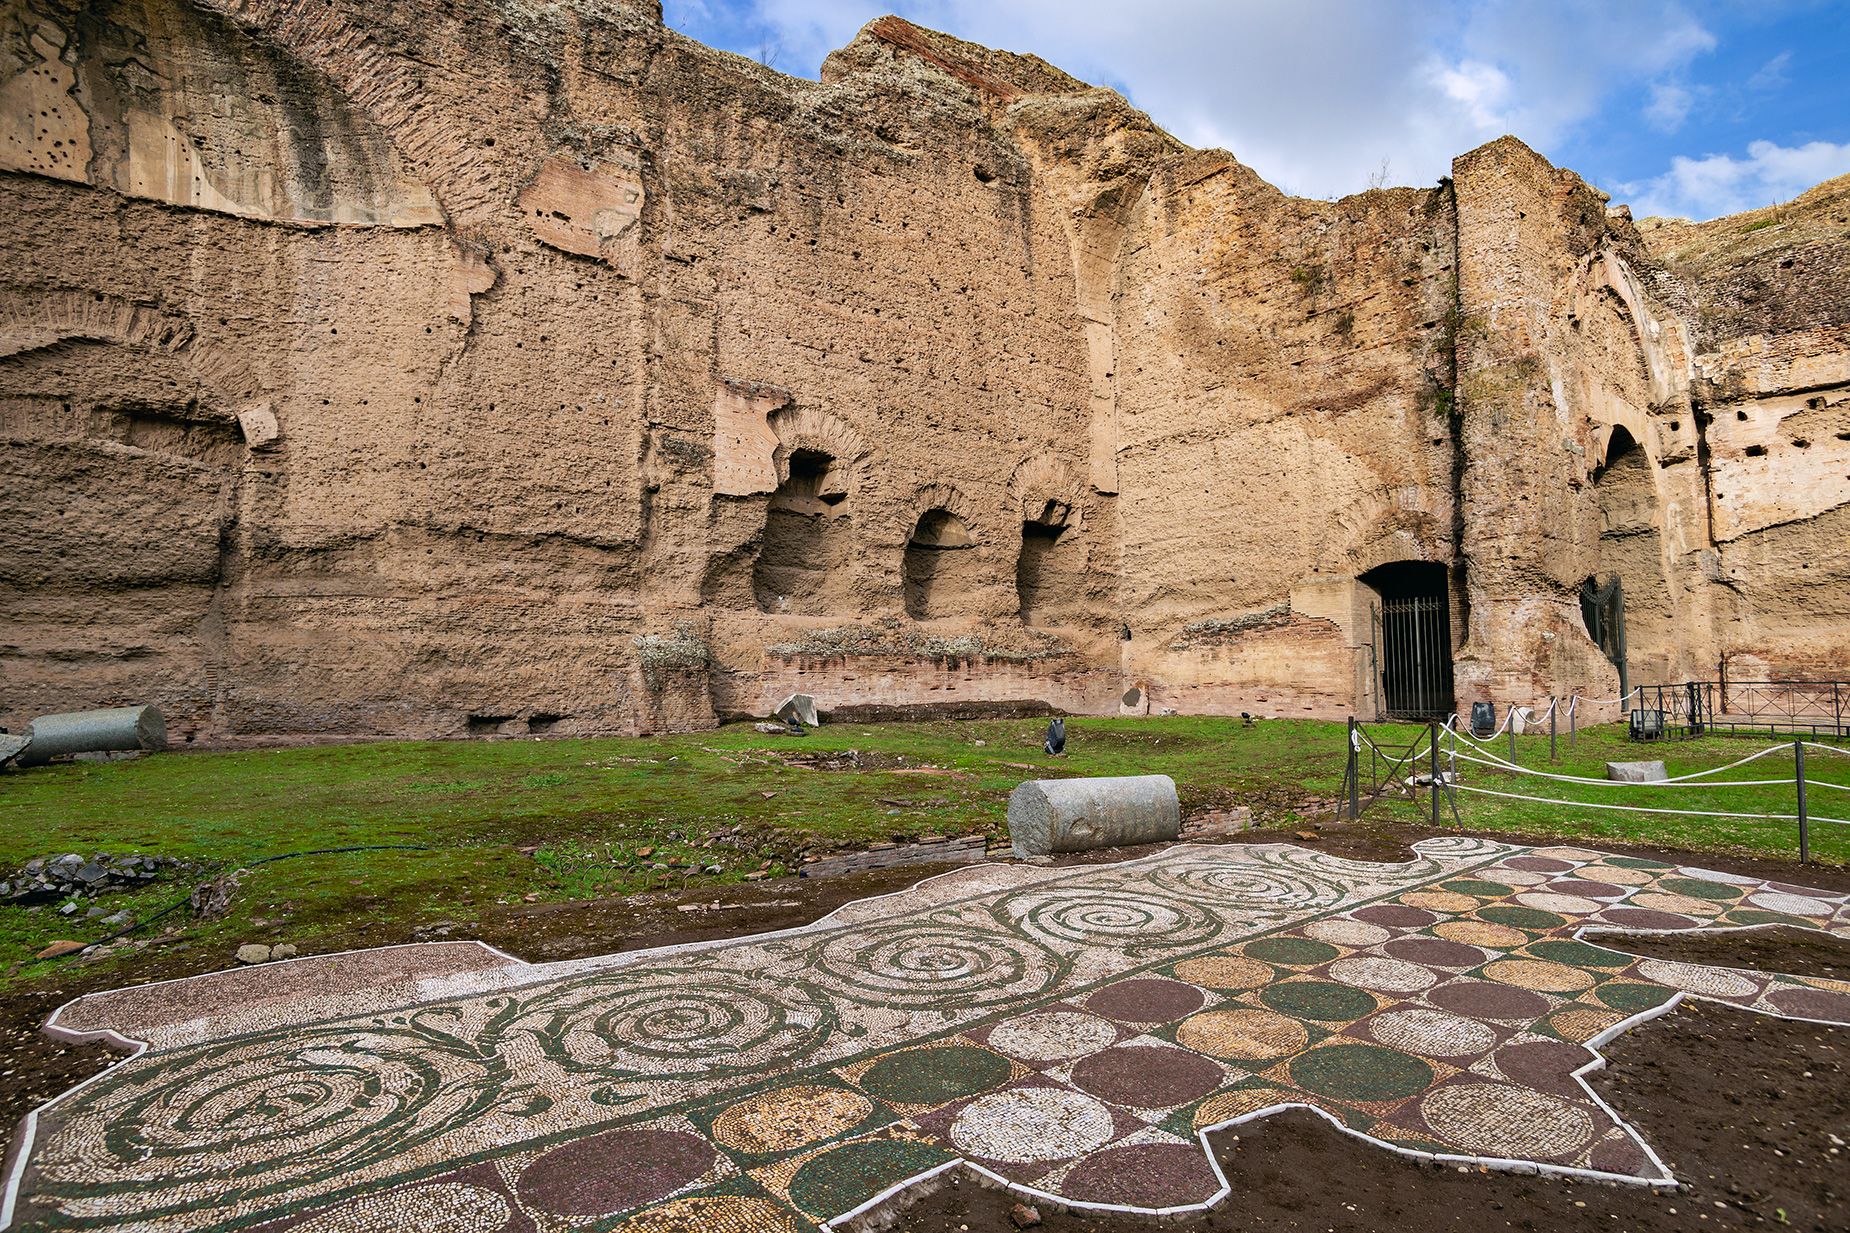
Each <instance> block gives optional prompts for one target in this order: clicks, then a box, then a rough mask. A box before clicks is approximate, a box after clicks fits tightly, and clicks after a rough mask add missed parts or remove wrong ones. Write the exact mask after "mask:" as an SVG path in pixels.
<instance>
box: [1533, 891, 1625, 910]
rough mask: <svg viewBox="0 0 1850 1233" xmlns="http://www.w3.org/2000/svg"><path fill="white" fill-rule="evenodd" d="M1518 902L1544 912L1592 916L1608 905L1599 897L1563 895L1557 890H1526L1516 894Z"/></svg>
mask: <svg viewBox="0 0 1850 1233" xmlns="http://www.w3.org/2000/svg"><path fill="white" fill-rule="evenodd" d="M1516 902H1517V903H1518V904H1520V905H1521V906H1523V907H1525V908H1540V909H1541V910H1542V911H1544V912H1554V913H1558V914H1560V915H1563V916H1591V915H1592V914H1593V913H1595V912H1597V911H1599V910H1600V909H1601V908H1602V907H1604V906H1606V905H1605V904H1603V903H1601V902H1600V901H1599V900H1597V899H1588V898H1586V897H1585V896H1582V895H1563V894H1559V893H1557V892H1555V891H1525V892H1523V893H1522V894H1520V895H1518V896H1516Z"/></svg>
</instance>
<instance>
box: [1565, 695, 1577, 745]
mask: <svg viewBox="0 0 1850 1233" xmlns="http://www.w3.org/2000/svg"><path fill="white" fill-rule="evenodd" d="M1579 746H1580V699H1579V698H1573V699H1571V700H1569V702H1568V704H1567V747H1568V748H1569V749H1577V748H1579Z"/></svg>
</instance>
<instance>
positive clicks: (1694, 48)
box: [669, 0, 1715, 197]
mask: <svg viewBox="0 0 1850 1233" xmlns="http://www.w3.org/2000/svg"><path fill="white" fill-rule="evenodd" d="M749 2H750V5H751V17H752V18H753V19H754V20H755V21H756V22H758V23H761V24H762V25H763V26H764V27H766V28H768V29H769V30H771V31H772V32H773V33H774V35H775V37H776V39H777V40H778V42H779V44H780V45H781V49H782V55H781V56H780V58H779V61H778V63H779V67H781V68H784V69H785V70H786V71H793V72H810V73H813V72H814V71H815V66H816V65H818V64H820V62H821V60H822V57H823V56H824V55H825V54H826V53H827V52H828V51H830V50H832V49H833V48H835V47H839V46H841V45H843V44H844V43H846V42H848V41H849V40H850V39H851V38H853V36H854V32H855V30H856V29H858V28H859V27H860V26H861V25H862V24H864V23H865V22H867V21H870V20H872V19H873V18H875V17H877V16H880V15H881V14H882V13H885V12H888V11H895V12H898V13H900V14H901V15H902V16H904V17H906V18H908V19H910V20H912V21H916V22H918V23H919V24H921V25H925V26H930V27H933V28H935V29H940V30H946V31H949V32H950V33H952V34H955V35H958V36H959V37H962V38H967V39H970V40H973V41H975V42H978V43H982V44H985V45H987V46H991V47H1003V48H1008V49H1011V50H1016V51H1028V52H1033V53H1034V54H1036V55H1039V56H1041V57H1043V58H1044V59H1046V60H1048V61H1051V62H1052V63H1054V64H1057V65H1059V66H1060V67H1061V68H1063V69H1066V70H1067V71H1068V72H1070V73H1073V74H1074V75H1076V76H1079V77H1082V78H1085V79H1086V80H1089V81H1095V82H1101V83H1104V84H1109V85H1114V86H1119V87H1121V88H1122V89H1124V90H1125V91H1126V92H1128V93H1129V95H1130V96H1131V98H1132V100H1133V101H1134V102H1135V103H1136V104H1137V105H1138V106H1140V107H1142V108H1144V109H1145V110H1146V111H1148V112H1149V113H1150V114H1151V116H1152V117H1153V118H1154V119H1155V120H1156V122H1157V123H1159V124H1161V125H1163V126H1164V127H1166V128H1168V129H1169V130H1170V131H1171V132H1173V133H1175V134H1176V135H1177V136H1178V137H1180V138H1182V139H1183V140H1184V141H1187V142H1190V143H1191V144H1194V145H1219V146H1224V147H1226V148H1227V149H1228V150H1230V151H1231V152H1232V153H1233V154H1234V156H1235V157H1237V158H1239V159H1240V160H1241V161H1243V162H1245V163H1247V164H1249V165H1251V166H1252V167H1254V168H1255V169H1256V170H1257V171H1258V172H1259V173H1260V174H1261V175H1263V176H1265V177H1266V178H1267V179H1269V180H1271V181H1272V182H1273V183H1275V184H1278V185H1280V186H1281V187H1283V188H1285V189H1287V190H1289V191H1292V192H1297V193H1304V194H1307V195H1311V196H1319V197H1323V196H1333V195H1337V194H1342V193H1351V192H1356V191H1359V190H1360V189H1362V188H1363V187H1365V185H1366V182H1367V179H1368V177H1369V174H1370V173H1371V172H1373V171H1375V170H1376V169H1377V168H1379V166H1380V165H1381V162H1382V160H1383V159H1386V160H1388V161H1389V162H1390V163H1391V165H1392V167H1393V169H1394V172H1395V175H1396V178H1399V179H1402V180H1403V181H1404V182H1407V183H1413V184H1430V183H1432V182H1433V181H1434V180H1436V179H1437V178H1438V177H1440V176H1441V175H1445V174H1447V173H1448V172H1449V171H1450V169H1451V160H1452V158H1453V156H1455V155H1457V154H1459V153H1462V152H1463V151H1465V150H1468V149H1471V148H1472V147H1474V146H1477V145H1480V144H1482V143H1483V142H1485V141H1488V140H1492V139H1494V138H1496V137H1498V136H1501V135H1502V134H1503V133H1505V132H1513V133H1515V134H1516V135H1517V136H1518V137H1521V138H1522V139H1523V140H1525V141H1527V142H1529V143H1530V144H1532V145H1534V146H1536V147H1537V148H1540V149H1543V150H1547V149H1548V148H1550V147H1551V146H1554V145H1556V144H1558V143H1559V142H1561V141H1562V140H1563V139H1565V138H1566V137H1567V136H1568V135H1569V134H1570V133H1572V132H1573V131H1574V130H1575V129H1576V127H1577V126H1579V125H1581V124H1583V123H1584V122H1585V121H1587V120H1588V119H1589V118H1591V117H1593V116H1595V115H1597V114H1599V112H1600V110H1601V108H1602V107H1603V106H1605V105H1606V104H1607V103H1608V102H1609V101H1610V99H1611V97H1612V96H1613V95H1614V94H1615V93H1617V92H1619V91H1621V90H1638V89H1642V88H1643V87H1644V86H1645V85H1646V83H1648V82H1651V81H1654V80H1659V79H1668V78H1669V77H1671V76H1672V75H1674V74H1675V73H1676V71H1677V70H1678V69H1679V68H1681V67H1682V66H1684V65H1686V64H1687V63H1688V62H1689V61H1690V60H1691V59H1693V58H1694V57H1695V56H1697V55H1700V54H1701V53H1703V52H1705V51H1707V50H1709V49H1711V48H1712V47H1714V45H1715V39H1714V37H1713V36H1712V35H1711V34H1709V32H1708V31H1707V30H1706V29H1705V28H1704V27H1703V26H1702V25H1701V23H1699V22H1698V21H1697V20H1696V19H1695V18H1694V17H1692V16H1691V15H1690V14H1689V13H1688V12H1687V11H1686V10H1685V8H1684V7H1683V0H1626V3H1622V4H1613V3H1611V2H1610V0H1551V2H1550V3H1547V4H1536V3H1532V2H1531V0H1472V2H1470V3H1467V0H1300V2H1298V3H1293V4H1281V3H1276V2H1274V0H1146V2H1145V3H1143V4H1126V3H1124V2H1123V0H1007V2H1005V3H998V2H997V0H749ZM699 3H702V0H691V2H690V0H670V5H669V8H670V12H671V13H672V12H673V11H674V9H675V7H676V5H677V4H687V5H688V7H690V8H691V7H693V5H694V4H699ZM753 38H754V47H755V45H756V43H755V40H756V35H755V34H754V36H753ZM742 50H747V51H749V50H751V49H742ZM1666 115H1668V113H1666Z"/></svg>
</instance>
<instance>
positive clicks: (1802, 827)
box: [1792, 741, 1811, 865]
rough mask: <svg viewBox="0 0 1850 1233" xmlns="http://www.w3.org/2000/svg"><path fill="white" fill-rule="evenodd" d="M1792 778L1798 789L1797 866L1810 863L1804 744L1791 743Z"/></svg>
mask: <svg viewBox="0 0 1850 1233" xmlns="http://www.w3.org/2000/svg"><path fill="white" fill-rule="evenodd" d="M1792 777H1793V779H1794V780H1795V781H1796V782H1797V784H1798V787H1799V864H1801V865H1808V864H1810V863H1811V827H1810V819H1808V818H1807V817H1806V816H1805V742H1804V741H1794V742H1792Z"/></svg>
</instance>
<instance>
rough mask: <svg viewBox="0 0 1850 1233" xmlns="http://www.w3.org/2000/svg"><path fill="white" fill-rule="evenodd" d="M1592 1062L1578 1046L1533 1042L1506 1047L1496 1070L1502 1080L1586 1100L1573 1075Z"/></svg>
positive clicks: (1552, 1042)
mask: <svg viewBox="0 0 1850 1233" xmlns="http://www.w3.org/2000/svg"><path fill="white" fill-rule="evenodd" d="M1592 1060H1593V1055H1592V1054H1591V1053H1590V1052H1588V1051H1587V1050H1586V1049H1585V1048H1583V1047H1581V1046H1580V1045H1577V1044H1569V1043H1568V1042H1567V1041H1564V1040H1534V1041H1530V1042H1528V1043H1527V1044H1521V1045H1506V1046H1504V1047H1503V1048H1502V1049H1499V1050H1498V1051H1497V1058H1496V1062H1497V1069H1498V1070H1499V1071H1501V1072H1502V1073H1503V1076H1504V1078H1506V1079H1511V1080H1514V1081H1515V1082H1517V1083H1520V1084H1522V1085H1523V1086H1524V1087H1532V1088H1534V1089H1536V1090H1537V1091H1541V1092H1553V1093H1554V1094H1555V1095H1557V1096H1566V1097H1569V1098H1570V1099H1581V1100H1584V1099H1585V1098H1586V1093H1585V1092H1584V1091H1582V1090H1581V1087H1580V1081H1579V1080H1578V1079H1576V1078H1574V1072H1575V1071H1576V1070H1579V1069H1580V1068H1581V1067H1582V1066H1585V1065H1586V1064H1587V1063H1588V1062H1590V1061H1592Z"/></svg>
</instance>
